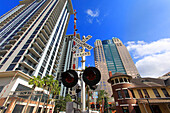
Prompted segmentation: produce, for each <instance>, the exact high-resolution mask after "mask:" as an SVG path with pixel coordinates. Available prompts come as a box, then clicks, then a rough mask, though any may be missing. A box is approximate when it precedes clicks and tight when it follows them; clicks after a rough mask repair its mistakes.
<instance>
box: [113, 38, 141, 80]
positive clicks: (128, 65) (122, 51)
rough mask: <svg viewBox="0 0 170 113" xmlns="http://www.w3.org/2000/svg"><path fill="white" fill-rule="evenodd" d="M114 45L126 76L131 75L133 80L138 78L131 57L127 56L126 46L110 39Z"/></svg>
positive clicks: (117, 39)
mask: <svg viewBox="0 0 170 113" xmlns="http://www.w3.org/2000/svg"><path fill="white" fill-rule="evenodd" d="M112 40H113V42H114V44H115V45H116V48H117V51H118V53H119V55H120V58H121V60H122V63H123V66H124V68H125V71H126V73H127V75H131V76H132V77H133V78H138V77H140V75H139V72H138V70H137V68H136V66H135V64H134V62H133V60H132V57H131V56H130V54H129V51H128V50H127V48H126V46H125V45H123V43H122V41H121V40H120V39H119V38H112Z"/></svg>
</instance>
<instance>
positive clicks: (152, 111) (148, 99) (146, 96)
mask: <svg viewBox="0 0 170 113" xmlns="http://www.w3.org/2000/svg"><path fill="white" fill-rule="evenodd" d="M145 98H146V100H147V102H148V104H149V108H150V109H151V112H152V113H155V112H154V110H153V109H152V106H151V105H150V103H149V99H148V97H147V96H145Z"/></svg>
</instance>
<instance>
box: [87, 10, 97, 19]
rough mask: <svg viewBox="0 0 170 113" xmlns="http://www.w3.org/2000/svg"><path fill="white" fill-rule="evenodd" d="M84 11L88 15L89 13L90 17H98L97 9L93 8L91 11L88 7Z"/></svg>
mask: <svg viewBox="0 0 170 113" xmlns="http://www.w3.org/2000/svg"><path fill="white" fill-rule="evenodd" d="M86 13H87V14H88V15H90V16H91V17H98V16H99V10H98V9H97V10H95V11H92V10H91V9H88V10H87V11H86Z"/></svg>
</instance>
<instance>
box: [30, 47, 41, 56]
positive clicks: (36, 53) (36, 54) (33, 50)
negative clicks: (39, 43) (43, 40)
mask: <svg viewBox="0 0 170 113" xmlns="http://www.w3.org/2000/svg"><path fill="white" fill-rule="evenodd" d="M29 51H30V52H31V53H33V54H34V55H35V56H36V57H38V58H40V57H41V56H40V54H39V53H38V52H37V51H36V50H35V49H34V48H29Z"/></svg>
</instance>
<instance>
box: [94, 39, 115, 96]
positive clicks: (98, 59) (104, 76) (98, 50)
mask: <svg viewBox="0 0 170 113" xmlns="http://www.w3.org/2000/svg"><path fill="white" fill-rule="evenodd" d="M94 45H95V47H94V58H95V67H96V68H98V69H99V70H100V73H101V81H100V90H105V91H106V92H107V93H108V95H109V96H111V95H112V90H111V85H110V84H109V83H107V80H108V79H109V75H108V69H107V64H106V59H105V55H104V50H103V46H102V42H101V40H96V42H95V43H94Z"/></svg>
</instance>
